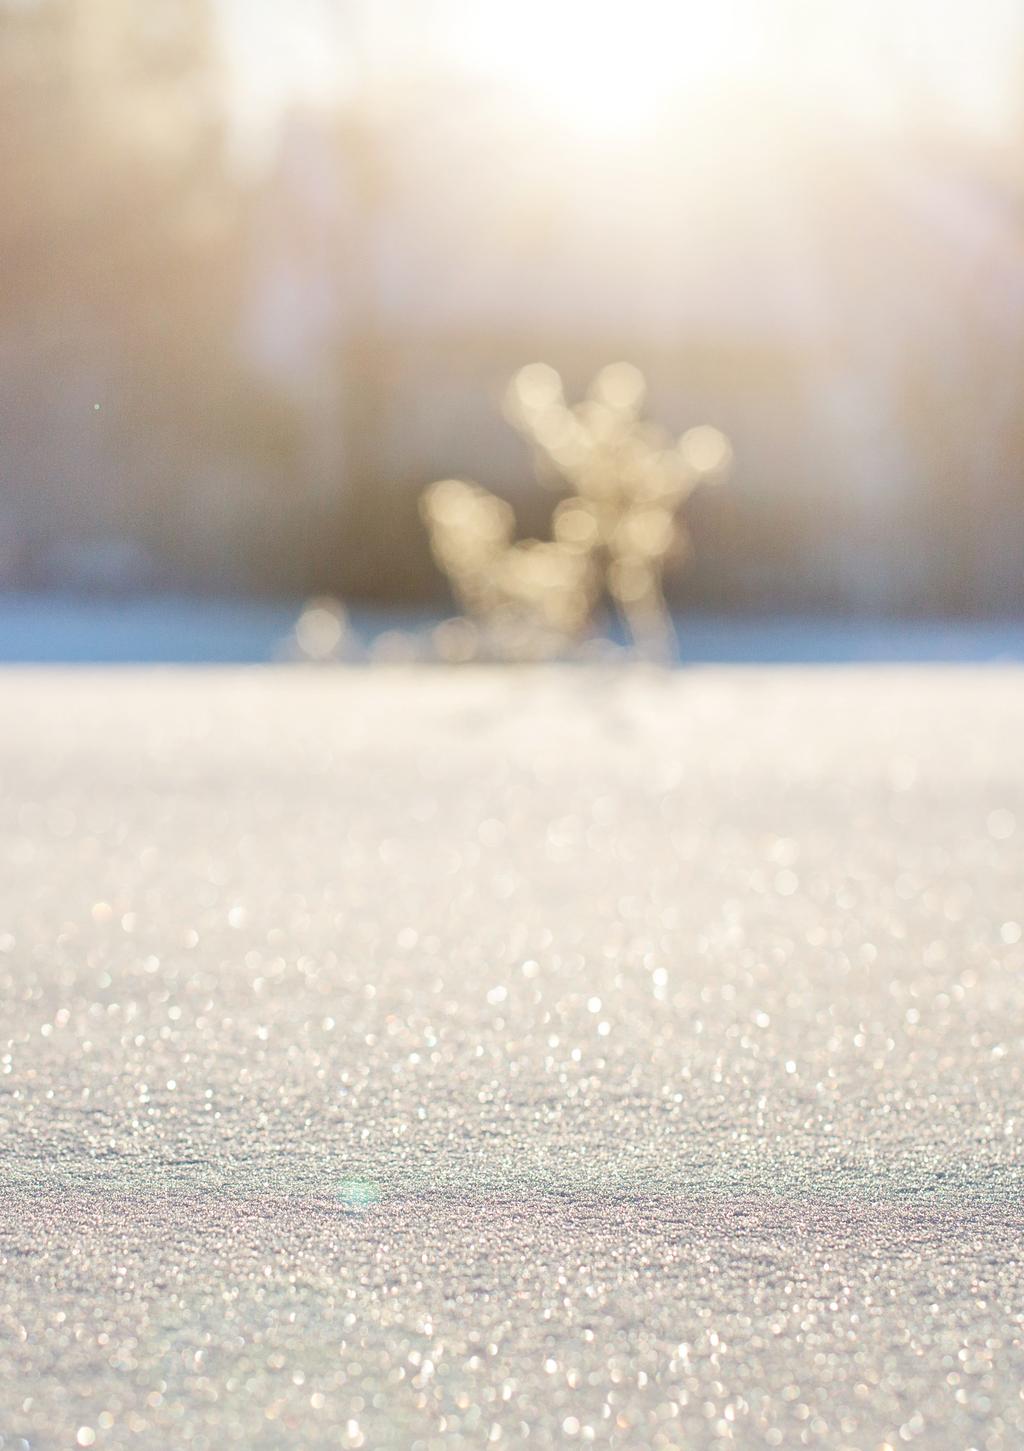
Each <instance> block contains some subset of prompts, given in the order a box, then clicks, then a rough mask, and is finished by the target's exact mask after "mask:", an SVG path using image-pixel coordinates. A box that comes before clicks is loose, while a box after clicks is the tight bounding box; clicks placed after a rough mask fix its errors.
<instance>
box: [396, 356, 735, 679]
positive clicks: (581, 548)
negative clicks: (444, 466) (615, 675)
mask: <svg viewBox="0 0 1024 1451" xmlns="http://www.w3.org/2000/svg"><path fill="white" fill-rule="evenodd" d="M645 393H646V385H645V383H644V378H643V375H642V374H641V372H640V371H639V369H637V368H635V367H633V366H632V365H631V364H629V363H612V364H610V365H609V366H608V367H606V368H603V369H602V370H601V372H600V373H598V375H597V376H596V378H595V379H594V380H593V382H592V384H591V386H590V390H589V392H588V394H587V397H586V398H585V399H584V401H583V402H582V403H579V404H576V405H575V406H570V405H569V404H567V403H566V400H565V395H564V392H563V389H562V380H561V378H560V377H559V375H558V373H557V372H556V371H555V370H554V368H551V367H548V366H547V365H546V364H544V363H532V364H530V365H529V366H527V367H525V368H523V369H521V370H520V371H519V372H518V373H517V374H516V376H515V377H514V378H513V380H512V382H511V384H510V386H509V388H508V391H507V393H506V397H505V414H506V417H507V418H508V419H509V421H510V422H511V423H512V424H513V425H514V426H515V427H516V428H517V429H519V430H520V432H522V433H523V434H524V436H525V437H526V438H527V439H528V440H529V442H530V444H531V446H532V449H533V453H534V457H535V461H536V467H537V473H538V476H539V477H540V478H541V480H542V481H543V482H545V483H547V484H549V485H550V486H552V487H553V488H556V489H559V490H563V491H567V496H566V497H565V498H564V499H562V501H561V502H560V503H559V504H558V505H557V506H556V508H555V511H554V517H553V520H552V538H551V539H550V540H543V541H542V540H536V539H529V540H525V541H517V540H515V538H514V534H515V516H514V514H513V511H512V509H511V507H510V506H509V504H507V503H506V502H505V501H504V500H502V499H499V498H496V497H495V496H494V495H493V494H491V493H488V491H487V490H486V489H482V488H480V486H479V485H477V484H474V483H469V482H465V481H463V480H460V479H444V480H441V481H440V482H439V483H436V484H434V485H432V486H431V488H430V489H428V490H427V492H426V493H425V495H424V497H423V504H422V507H423V516H424V519H425V521H426V524H427V527H428V529H429V531H430V538H431V545H432V548H433V551H434V557H435V559H436V560H437V562H438V564H439V565H440V566H441V568H442V569H443V570H444V572H445V574H446V575H447V576H448V578H449V580H450V581H451V584H452V589H453V590H454V592H455V595H456V597H457V599H458V601H459V603H460V604H461V606H462V608H463V609H464V610H465V611H466V613H467V614H468V615H470V616H471V617H473V619H474V620H475V621H476V622H477V625H478V628H479V630H480V635H481V643H482V645H483V648H484V649H485V650H487V651H493V652H495V653H497V654H500V655H511V656H520V655H527V656H532V655H548V654H554V653H558V652H560V651H563V650H564V649H565V647H566V645H567V644H568V643H569V642H571V641H573V640H576V639H578V638H579V637H580V636H581V635H582V634H583V633H584V631H585V630H586V629H587V626H588V625H589V624H590V623H591V621H592V619H593V616H594V612H595V610H596V608H597V607H598V605H599V604H600V602H601V600H602V598H603V596H604V594H605V592H607V593H608V595H610V597H611V599H612V600H614V602H615V604H616V605H617V607H618V609H619V611H620V612H621V614H622V617H623V619H624V621H625V623H626V625H627V627H628V629H629V633H630V636H631V638H632V642H633V645H634V647H636V648H637V649H639V650H641V651H642V652H643V653H648V654H653V655H655V656H660V657H663V656H665V655H667V654H668V653H669V651H670V649H671V641H672V628H671V622H670V620H669V615H668V610H667V608H666V605H665V596H664V592H663V589H662V574H663V570H664V567H665V561H666V559H667V558H668V557H669V555H670V554H673V553H674V554H676V555H677V556H678V555H680V554H681V553H682V552H683V551H684V550H685V549H686V548H687V547H688V544H689V539H688V535H687V533H686V531H685V528H684V526H683V524H682V522H681V520H680V518H679V509H680V506H681V504H682V503H683V502H684V501H685V500H686V498H687V497H688V496H689V495H690V493H691V492H692V491H693V489H694V488H695V487H696V486H697V485H698V484H699V483H706V482H714V481H716V480H718V479H720V478H721V477H722V476H723V474H724V473H725V472H726V470H727V469H728V467H729V464H730V462H731V457H732V451H731V448H730V445H729V442H728V440H727V439H726V438H725V436H724V435H723V434H722V433H720V432H719V431H718V429H716V428H712V427H710V426H709V425H706V424H704V425H700V426H698V427H696V428H691V429H690V430H689V431H688V432H687V433H684V434H683V436H682V437H681V438H679V439H674V438H673V437H672V436H671V435H670V434H669V433H668V431H667V430H666V429H664V428H662V427H660V426H659V425H658V424H655V423H651V422H649V421H648V420H646V419H645V418H644V417H643V416H642V412H641V409H642V405H643V402H644V396H645ZM465 639H466V636H465V633H464V632H463V634H462V635H456V637H455V646H456V649H458V648H459V644H460V641H465ZM440 643H441V645H442V647H443V646H444V644H445V641H444V640H442V641H441V642H440ZM467 653H468V652H467Z"/></svg>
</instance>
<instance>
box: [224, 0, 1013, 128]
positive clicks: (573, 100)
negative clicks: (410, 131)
mask: <svg viewBox="0 0 1024 1451" xmlns="http://www.w3.org/2000/svg"><path fill="white" fill-rule="evenodd" d="M219 8H220V11H221V14H222V17H223V20H224V25H225V32H226V39H227V53H228V57H229V67H228V68H229V72H230V74H231V76H232V84H233V88H234V91H235V95H236V106H235V109H236V111H237V112H238V114H239V115H240V116H242V117H248V118H249V119H251V120H252V121H253V122H254V123H256V124H259V122H260V118H261V117H262V118H264V119H266V118H268V117H270V116H272V115H273V114H276V113H279V112H280V111H281V110H282V109H286V108H287V106H288V104H289V103H290V102H291V101H292V100H294V99H300V100H303V99H304V100H307V101H309V100H312V101H314V102H318V103H329V102H330V101H331V100H332V99H333V100H335V101H338V102H343V101H344V100H345V98H346V97H348V98H351V97H352V96H353V95H355V94H363V95H365V94H367V93H368V92H369V91H372V90H373V89H374V88H376V87H378V86H380V87H382V88H383V89H384V90H385V91H389V90H393V89H394V88H396V87H398V88H400V87H401V86H402V85H403V84H404V83H405V82H406V81H408V80H414V79H415V78H416V77H421V76H424V75H432V76H435V77H439V76H440V77H443V76H452V77H459V76H463V77H470V78H475V79H476V81H477V82H479V83H481V84H482V85H483V86H484V87H486V88H487V89H488V90H490V91H495V92H498V93H501V95H502V96H503V97H504V99H505V100H506V101H507V102H508V104H509V105H510V106H512V107H513V108H516V109H520V110H522V111H523V112H524V113H526V112H531V113H533V114H534V115H537V116H540V117H541V118H542V119H546V120H548V121H549V122H550V123H551V124H552V125H553V126H555V127H556V128H558V129H559V130H560V131H562V132H564V133H565V134H566V135H576V136H577V137H579V138H582V139H584V140H586V141H594V142H598V143H601V144H602V145H604V144H606V143H609V142H619V143H622V144H623V145H625V146H627V147H628V146H631V145H635V144H636V143H637V142H642V141H643V140H644V139H646V138H649V137H650V136H651V134H652V133H653V132H654V131H656V130H657V128H658V125H659V122H660V121H661V120H662V119H663V118H665V117H666V116H672V115H674V116H676V117H678V116H680V115H682V114H684V113H685V112H686V111H687V110H691V111H692V110H699V109H700V108H701V106H702V104H703V103H704V102H706V101H708V100H711V101H713V102H715V103H716V105H718V104H719V103H721V107H722V109H724V110H725V111H726V112H728V111H737V112H742V111H743V110H744V108H745V106H746V104H747V102H748V101H749V102H751V103H752V104H753V105H754V106H760V105H763V103H764V100H765V96H766V95H770V94H771V93H773V92H774V94H776V95H777V96H779V97H780V98H783V97H784V98H785V99H786V100H787V101H792V102H796V103H797V104H800V105H801V106H809V108H810V109H811V110H812V111H813V112H817V111H821V112H824V113H828V112H836V111H841V112H852V113H854V114H858V115H860V116H866V117H875V118H880V119H882V120H883V121H885V120H890V121H892V120H895V121H897V122H900V121H901V120H903V119H905V118H906V116H907V114H908V113H911V114H913V113H920V112H921V111H922V110H924V111H927V110H928V109H929V108H931V110H932V111H933V113H935V114H938V115H941V116H942V117H943V118H944V119H945V120H946V121H952V122H954V123H957V124H961V125H966V126H968V127H971V126H980V127H982V128H983V129H985V130H989V131H991V130H993V129H995V130H998V129H999V128H1000V127H1001V126H1003V125H1005V124H1006V119H1007V116H1008V114H1010V113H1011V112H1012V107H1013V104H1014V97H1015V96H1016V93H1017V83H1018V75H1017V70H1016V68H1015V66H1014V63H1013V57H1014V55H1015V54H1016V53H1017V51H1016V49H1015V41H1016V40H1018V39H1020V37H1021V32H1022V30H1024V20H1022V17H1021V12H1020V7H1019V0H986V3H984V4H981V5H979V4H977V3H976V0H516V3H515V4H506V3H501V0H430V3H429V4H427V3H425V0H345V3H344V4H342V3H340V0H291V3H290V4H289V5H288V6H286V7H282V6H280V5H278V4H277V3H276V0H219Z"/></svg>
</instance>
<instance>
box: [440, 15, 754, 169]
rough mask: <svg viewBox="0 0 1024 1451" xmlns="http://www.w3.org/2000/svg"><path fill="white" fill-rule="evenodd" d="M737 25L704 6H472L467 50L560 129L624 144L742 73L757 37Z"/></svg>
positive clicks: (737, 18)
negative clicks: (671, 110)
mask: <svg viewBox="0 0 1024 1451" xmlns="http://www.w3.org/2000/svg"><path fill="white" fill-rule="evenodd" d="M741 18H742V17H741V8H740V7H737V6H736V5H715V4H708V3H706V0H705V3H696V0H633V3H630V4H623V3H621V0H615V3H613V0H604V3H602V0H546V3H545V0H520V3H519V4H516V5H481V6H479V7H477V8H476V10H475V11H474V12H473V15H472V19H471V21H470V28H469V33H468V36H467V39H466V43H467V44H468V47H469V48H470V51H471V52H472V51H474V50H475V51H476V57H475V58H476V59H477V60H478V61H479V63H480V64H481V66H482V68H485V69H487V70H489V71H490V72H491V73H492V74H493V75H495V76H496V77H498V78H500V79H502V80H505V81H507V82H509V83H510V84H511V85H512V86H514V87H515V88H517V89H522V90H524V91H525V92H527V93H528V96H529V99H530V101H531V102H532V103H533V105H534V106H535V107H536V108H537V109H538V110H540V111H542V112H545V113H547V114H549V115H551V116H552V117H553V119H555V120H556V121H557V122H558V123H559V124H561V125H565V126H567V127H569V128H570V129H573V130H576V131H579V132H582V133H584V134H585V135H589V136H593V137H596V138H600V139H612V138H621V139H625V140H629V139H630V138H635V137H636V136H637V135H638V134H639V133H642V132H644V131H647V130H649V129H650V128H651V127H652V126H653V125H655V124H656V122H657V120H658V117H659V114H660V113H661V112H662V110H663V109H664V107H665V106H666V104H667V103H672V102H673V101H675V100H676V99H682V98H684V97H685V96H686V95H687V94H692V93H693V92H707V91H708V90H713V89H716V88H718V87H720V86H721V84H722V82H723V81H724V80H725V79H726V78H728V77H729V76H735V75H736V74H737V73H738V72H742V71H743V70H744V69H746V68H747V67H748V66H749V65H750V64H751V62H752V61H753V60H754V59H755V57H754V55H753V54H752V51H753V50H754V49H755V46H754V36H755V33H756V32H755V31H754V30H752V29H751V28H750V27H746V26H744V25H743V24H741Z"/></svg>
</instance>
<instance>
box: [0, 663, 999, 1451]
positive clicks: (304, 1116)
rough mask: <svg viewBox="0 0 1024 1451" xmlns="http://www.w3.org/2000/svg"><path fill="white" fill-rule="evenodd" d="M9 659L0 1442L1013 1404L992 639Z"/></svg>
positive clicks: (898, 1430)
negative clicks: (447, 658)
mask: <svg viewBox="0 0 1024 1451" xmlns="http://www.w3.org/2000/svg"><path fill="white" fill-rule="evenodd" d="M0 690H2V700H3V711H2V713H0V1144H2V1145H3V1149H2V1153H0V1261H2V1273H0V1437H2V1438H3V1439H2V1441H0V1444H2V1446H3V1448H4V1451H9V1448H10V1447H12V1446H13V1447H19V1448H20V1447H24V1446H26V1445H27V1446H29V1447H31V1448H33V1451H36V1448H40V1451H41V1448H67V1447H73V1446H75V1445H76V1444H77V1445H79V1446H91V1445H95V1446H97V1447H108V1446H109V1447H114V1446H126V1447H144V1448H147V1451H148V1448H153V1451H164V1448H175V1451H177V1448H180V1447H200V1448H213V1451H222V1448H225V1447H229V1446H231V1447H236V1446H237V1447H240V1448H262V1447H267V1448H278V1447H282V1446H286V1445H287V1446H294V1447H298V1448H303V1451H305V1448H318V1447H321V1446H323V1447H328V1446H329V1447H365V1448H367V1451H392V1448H394V1451H410V1448H418V1451H425V1448H432V1447H435V1446H437V1447H445V1448H457V1447H462V1448H481V1447H483V1446H485V1445H488V1446H491V1445H493V1446H498V1447H501V1446H522V1447H531V1448H547V1447H555V1446H558V1447H561V1446H571V1445H577V1444H578V1445H587V1444H596V1445H609V1446H618V1447H622V1448H630V1451H633V1448H646V1447H652V1448H684V1447H685V1448H711V1447H716V1448H726V1447H739V1448H761V1447H783V1448H789V1447H803V1446H813V1447H827V1448H831V1451H878V1448H880V1447H892V1448H899V1447H901V1446H903V1445H906V1444H910V1445H913V1446H917V1447H921V1448H928V1451H932V1448H935V1451H946V1448H949V1451H968V1448H978V1451H1017V1448H1019V1447H1021V1446H1022V1445H1024V1400H1022V1396H1021V1390H1020V1387H1021V1385H1022V1384H1024V1240H1022V1231H1024V1212H1022V1207H1021V1194H1022V1190H1024V1167H1022V1165H1024V1161H1022V1154H1021V1131H1022V1120H1024V1112H1022V1110H1024V1093H1022V1089H1024V1077H1022V1065H1024V1048H1022V1034H1021V1025H1022V1014H1024V977H1022V973H1024V939H1022V926H1024V753H1022V750H1021V742H1022V740H1024V671H1021V670H1020V669H1016V668H1013V667H1006V668H998V667H990V668H977V669H973V668H970V667H961V668H958V669H956V670H953V669H936V668H920V669H899V668H863V669H846V670H829V669H818V670H814V671H802V670H783V669H780V670H761V671H755V670H750V671H747V670H742V669H733V670H693V671H689V672H682V673H678V672H677V673H674V674H670V675H662V674H657V673H653V672H647V671H644V670H641V669H636V670H626V671H623V672H621V673H618V674H614V673H597V672H594V673H592V672H586V671H579V670H576V671H561V672H560V671H557V670H553V671H547V672H545V671H540V672H529V671H522V670H506V671H491V672H489V671H483V670H481V671H476V670H465V671H461V672H459V671H456V672H446V671H444V670H432V671H423V670H409V671H402V670H390V669H384V668H382V669H378V670H370V671H367V670H356V671H346V670H316V669H309V670H301V669H280V670H276V671H275V670H265V671H244V670H236V671H230V670H221V671H214V670H205V671H196V672H189V671H166V672H160V671H110V672H103V671H89V670H84V671H83V670H79V671H59V670H48V671H39V670H36V671H23V672H19V671H8V672H6V673H5V674H3V675H2V676H0Z"/></svg>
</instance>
